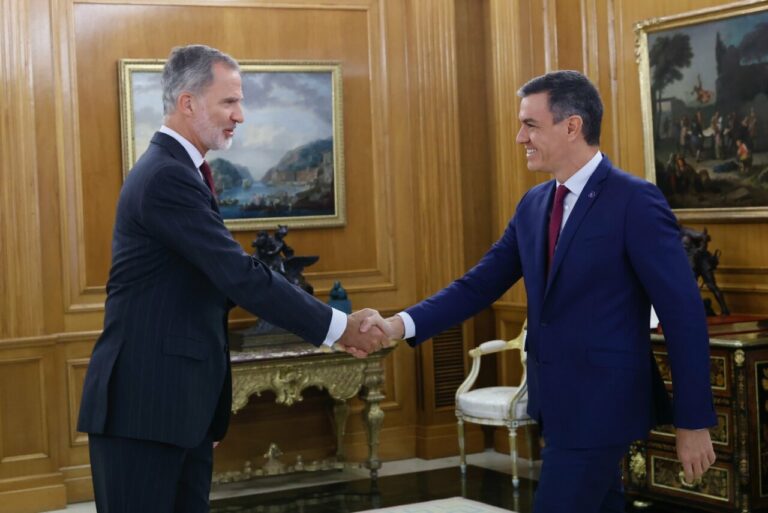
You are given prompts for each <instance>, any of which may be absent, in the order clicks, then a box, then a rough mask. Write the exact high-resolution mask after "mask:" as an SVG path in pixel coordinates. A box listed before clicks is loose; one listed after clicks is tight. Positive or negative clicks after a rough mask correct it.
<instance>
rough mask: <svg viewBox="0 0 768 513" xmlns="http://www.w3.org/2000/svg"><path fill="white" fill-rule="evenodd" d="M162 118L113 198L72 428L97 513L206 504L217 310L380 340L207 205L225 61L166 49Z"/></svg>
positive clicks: (221, 121)
mask: <svg viewBox="0 0 768 513" xmlns="http://www.w3.org/2000/svg"><path fill="white" fill-rule="evenodd" d="M162 84H163V109H164V112H165V123H164V125H163V127H162V128H161V129H160V130H159V131H158V132H157V133H156V134H155V135H154V137H153V138H152V141H151V143H150V145H149V148H148V149H147V151H146V153H144V155H142V156H141V158H139V160H138V161H137V162H136V165H135V166H134V167H133V169H132V170H131V172H130V173H129V174H128V177H127V178H126V180H125V183H124V185H123V188H122V190H121V192H120V199H119V201H118V206H117V217H116V220H115V228H114V236H113V242H112V267H111V270H110V275H109V282H108V284H107V301H106V305H105V315H104V331H103V333H102V334H101V336H100V337H99V339H98V341H97V342H96V345H95V346H94V349H93V354H92V355H91V360H90V363H89V366H88V373H87V375H86V379H85V384H84V388H83V398H82V404H81V408H80V418H79V422H78V430H80V431H83V432H87V433H88V434H89V445H90V456H91V472H92V475H93V486H94V493H95V496H96V506H97V509H98V510H99V511H100V512H108V513H152V512H157V513H170V512H179V513H182V512H183V513H198V512H200V513H202V512H206V511H208V509H209V507H208V494H209V491H210V485H211V471H212V460H213V454H212V449H213V447H214V446H215V443H217V442H218V441H219V440H221V439H222V438H223V436H224V434H225V432H226V430H227V426H228V423H229V413H230V406H231V394H232V388H231V372H230V363H229V347H228V344H227V315H228V312H229V309H230V308H231V307H232V306H234V305H235V304H237V305H241V306H242V307H244V308H246V309H247V310H249V311H251V312H253V313H254V314H256V315H258V316H259V317H260V318H262V319H265V320H266V321H268V322H270V323H272V324H274V325H277V326H280V327H282V328H285V329H287V330H290V331H292V332H294V333H296V334H297V335H299V336H300V337H302V338H303V339H304V340H306V341H308V342H310V343H312V344H315V345H317V346H319V345H321V344H327V345H332V344H333V343H334V342H337V341H338V344H339V345H340V346H342V347H343V348H352V347H354V348H356V354H358V355H364V354H366V353H369V352H371V351H372V350H375V349H377V348H380V347H381V344H382V343H383V342H384V340H385V339H384V336H383V334H382V333H381V332H377V333H373V334H372V335H371V336H368V335H366V334H364V333H360V330H359V326H360V321H361V319H362V317H363V316H364V315H365V314H366V313H367V312H357V313H355V314H352V315H350V316H349V317H348V316H347V315H346V314H343V313H341V312H339V311H337V310H333V309H331V308H330V307H329V306H327V305H325V304H323V303H321V302H320V301H318V300H317V299H315V298H314V297H312V296H310V295H309V294H307V293H305V292H304V291H302V290H301V289H300V288H298V287H296V286H294V285H292V284H290V283H289V282H288V281H287V280H285V279H284V278H283V277H282V276H280V275H279V274H276V273H273V272H272V271H270V269H269V267H268V266H267V265H266V264H264V263H263V262H261V261H259V260H258V259H256V258H253V257H251V256H250V255H248V254H247V253H246V252H245V251H243V249H242V248H241V247H240V245H239V244H238V243H237V242H236V241H235V240H234V239H233V238H232V236H231V234H230V233H229V232H228V231H227V229H226V227H225V226H224V223H223V221H222V218H221V216H220V214H219V209H218V206H217V203H216V193H215V190H214V186H213V178H212V176H211V171H210V167H209V166H208V164H207V163H206V162H205V160H204V155H205V153H206V152H207V151H208V150H212V149H216V150H221V149H226V148H228V147H229V145H230V144H231V142H232V137H233V135H234V131H235V128H236V126H237V125H238V124H239V123H242V122H243V111H242V107H241V101H242V99H243V93H242V85H241V79H240V72H239V67H238V65H237V62H235V61H234V60H233V59H232V58H231V57H230V56H228V55H226V54H223V53H221V52H219V51H218V50H215V49H213V48H209V47H206V46H202V45H193V46H187V47H181V48H175V49H174V50H173V51H172V52H171V55H170V56H169V58H168V61H167V63H166V65H165V69H164V70H163V76H162Z"/></svg>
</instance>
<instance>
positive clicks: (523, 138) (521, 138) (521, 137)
mask: <svg viewBox="0 0 768 513" xmlns="http://www.w3.org/2000/svg"><path fill="white" fill-rule="evenodd" d="M515 142H516V143H518V144H525V143H527V142H528V131H527V130H526V129H525V125H523V126H521V127H520V130H518V131H517V137H516V138H515Z"/></svg>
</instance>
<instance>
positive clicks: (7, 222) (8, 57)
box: [0, 0, 43, 339]
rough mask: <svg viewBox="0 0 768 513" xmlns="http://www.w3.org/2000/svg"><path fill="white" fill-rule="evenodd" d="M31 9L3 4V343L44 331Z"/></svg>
mask: <svg viewBox="0 0 768 513" xmlns="http://www.w3.org/2000/svg"><path fill="white" fill-rule="evenodd" d="M29 9H30V7H29V5H28V4H27V2H26V1H25V0H3V1H2V2H0V184H2V186H0V209H2V212H3V215H2V216H0V241H2V243H0V272H2V279H0V311H1V312H2V313H1V314H0V339H2V338H10V337H19V336H32V335H38V334H40V333H42V331H43V322H42V320H41V317H42V315H41V312H40V305H41V304H42V295H43V285H42V278H41V269H42V267H41V261H42V254H41V247H40V209H39V192H38V180H37V158H36V148H35V132H34V130H35V116H34V90H33V83H32V58H31V51H30V45H29V44H27V42H28V41H29V39H30V34H29V23H28V15H29V13H28V10H29Z"/></svg>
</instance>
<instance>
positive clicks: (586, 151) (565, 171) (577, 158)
mask: <svg viewBox="0 0 768 513" xmlns="http://www.w3.org/2000/svg"><path fill="white" fill-rule="evenodd" d="M599 151H600V148H599V147H597V146H587V145H586V144H585V145H584V146H583V147H581V148H579V149H578V150H577V151H575V152H572V153H571V154H570V155H569V156H568V158H567V160H566V162H565V164H564V165H563V166H562V168H561V169H559V170H557V171H553V172H552V176H553V177H554V179H555V180H557V182H558V183H565V182H566V181H567V180H568V179H569V178H570V177H572V176H573V175H575V174H576V173H577V172H578V171H579V170H580V169H581V168H582V167H584V166H586V165H587V162H589V161H590V160H592V158H593V157H594V156H595V154H596V153H598V152H599Z"/></svg>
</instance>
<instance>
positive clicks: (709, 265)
mask: <svg viewBox="0 0 768 513" xmlns="http://www.w3.org/2000/svg"><path fill="white" fill-rule="evenodd" d="M680 239H681V240H682V242H683V247H684V248H685V252H686V254H687V255H688V262H689V263H690V265H691V269H692V270H693V274H694V276H695V277H696V282H697V283H698V281H699V278H701V280H702V282H703V284H704V285H706V286H707V288H708V289H709V290H710V292H712V295H713V296H715V299H716V300H717V304H718V305H720V315H730V313H731V312H730V310H728V306H727V305H726V304H725V298H724V297H723V293H722V291H721V290H720V288H719V287H718V286H717V283H716V282H715V269H716V268H717V265H718V264H719V263H720V250H719V249H718V250H715V252H714V253H711V252H710V251H709V249H707V246H708V244H709V241H710V240H711V239H710V237H709V234H708V233H707V229H706V228H704V229H703V230H702V231H698V230H694V229H693V228H688V227H686V226H682V225H681V226H680ZM710 310H711V307H710Z"/></svg>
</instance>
